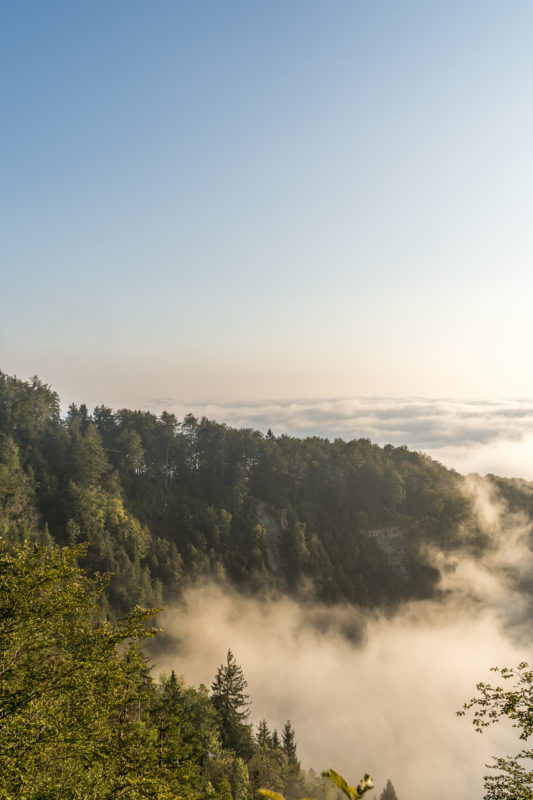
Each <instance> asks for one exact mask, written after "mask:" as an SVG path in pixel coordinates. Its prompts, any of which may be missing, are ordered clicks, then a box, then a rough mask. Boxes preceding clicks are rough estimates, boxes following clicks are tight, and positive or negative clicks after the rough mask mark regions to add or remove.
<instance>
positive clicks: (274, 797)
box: [258, 789, 285, 800]
mask: <svg viewBox="0 0 533 800" xmlns="http://www.w3.org/2000/svg"><path fill="white" fill-rule="evenodd" d="M258 791H259V794H262V795H264V796H265V797H270V800H285V798H284V797H283V795H282V794H278V793H277V792H271V791H270V789H259V790H258Z"/></svg>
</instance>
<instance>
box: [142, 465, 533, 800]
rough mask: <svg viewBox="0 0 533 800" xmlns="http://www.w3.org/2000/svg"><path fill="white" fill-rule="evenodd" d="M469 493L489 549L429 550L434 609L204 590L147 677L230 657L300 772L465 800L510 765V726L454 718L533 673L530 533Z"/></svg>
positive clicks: (413, 797)
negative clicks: (436, 574) (289, 731)
mask: <svg viewBox="0 0 533 800" xmlns="http://www.w3.org/2000/svg"><path fill="white" fill-rule="evenodd" d="M466 492H467V494H468V497H469V499H470V502H471V503H472V506H473V508H474V510H475V512H476V515H477V520H478V524H479V526H480V528H481V530H482V531H483V532H484V534H485V536H486V540H487V544H486V547H485V549H484V551H483V553H482V554H479V553H476V554H475V556H474V555H472V554H471V553H470V552H469V551H468V548H467V546H466V545H465V548H464V550H455V551H454V552H453V553H447V554H446V553H443V552H442V551H439V550H436V549H435V548H432V549H428V550H427V552H426V554H425V555H426V558H427V559H428V561H430V562H431V563H432V564H433V565H434V566H436V567H437V568H438V569H439V571H440V575H441V579H440V592H439V596H438V599H435V600H425V601H416V602H415V601H413V602H411V603H408V604H405V605H404V606H403V607H402V608H401V609H400V611H398V612H397V613H395V614H391V615H385V614H379V613H376V612H370V611H364V610H362V609H358V608H354V607H351V606H347V605H337V606H334V607H326V606H323V605H320V604H317V603H312V602H297V601H296V600H295V599H291V598H288V597H278V598H276V599H272V598H260V597H249V596H243V595H242V594H239V593H237V592H235V591H232V590H231V589H230V588H229V587H227V586H223V585H221V584H216V583H214V582H205V583H203V584H197V585H196V586H194V587H191V588H189V590H188V591H187V592H186V593H185V595H184V597H183V600H182V602H181V603H179V604H177V605H175V606H174V607H171V608H168V609H167V610H166V611H165V612H164V613H163V614H162V616H161V618H160V624H161V627H163V628H164V629H165V631H167V633H166V634H165V636H164V637H163V638H162V639H161V641H160V643H159V649H158V650H155V651H154V671H155V673H156V674H157V673H159V672H162V671H166V672H169V671H170V670H171V669H175V670H176V671H177V672H178V673H182V674H184V676H185V678H186V680H187V681H188V682H189V683H194V684H198V683H200V682H202V683H206V684H207V685H208V686H209V685H210V683H211V682H212V680H213V678H214V675H215V672H216V670H217V667H218V666H219V664H221V663H222V662H223V661H224V660H225V655H226V652H227V650H228V648H231V649H232V650H233V652H234V654H235V656H236V658H237V661H238V663H239V664H240V665H241V666H242V668H243V670H244V674H245V676H246V678H247V680H248V688H249V694H250V697H251V701H252V714H251V720H252V721H253V722H254V723H257V722H258V721H259V720H260V719H261V718H263V717H265V718H266V719H267V720H268V721H269V723H270V725H271V726H272V727H276V728H277V729H278V730H280V729H281V728H282V726H283V724H284V722H285V720H286V719H288V718H289V719H291V721H292V723H293V725H294V727H295V729H296V738H297V743H298V752H299V757H300V759H301V761H302V764H303V766H305V767H307V768H308V767H311V766H312V767H313V768H314V769H316V770H321V769H326V768H329V767H333V768H334V769H336V770H337V771H339V772H341V773H343V774H344V775H345V776H346V777H347V778H348V779H349V780H350V781H356V780H359V778H360V776H361V775H362V774H363V773H364V772H370V773H371V774H372V776H373V777H374V781H375V784H376V787H377V788H378V789H380V788H381V787H383V786H384V785H385V782H386V780H387V778H391V780H392V782H393V783H394V786H395V788H396V790H397V793H398V797H399V800H427V798H428V797H431V798H432V800H449V798H451V797H458V798H461V800H474V799H475V798H479V797H480V796H481V795H482V776H483V775H484V774H486V773H487V769H486V767H485V764H486V763H487V762H489V761H490V760H491V757H492V756H493V755H496V754H508V753H514V752H516V751H517V750H518V749H519V748H518V747H517V735H516V732H515V731H513V730H512V729H511V728H510V727H509V726H507V725H506V724H500V725H497V726H495V727H492V728H490V729H489V730H488V731H487V732H486V733H484V734H483V735H482V736H480V735H478V734H476V733H475V732H474V729H473V727H472V725H471V723H470V721H469V720H468V719H465V718H458V717H457V716H456V711H457V710H458V709H460V708H461V706H462V704H463V703H464V702H465V701H466V700H469V699H470V698H471V697H472V696H473V695H474V694H475V684H476V683H478V682H479V681H491V679H492V677H493V676H492V674H491V673H490V667H491V666H495V665H499V666H504V665H508V666H510V665H513V664H516V663H518V662H519V661H522V660H526V661H530V660H531V646H532V643H533V639H532V636H531V631H530V627H531V626H530V620H531V601H530V593H528V592H523V591H521V581H522V580H524V579H527V576H528V575H531V574H532V571H533V556H532V553H531V550H530V545H529V543H530V537H531V523H530V522H529V521H528V520H527V519H526V518H525V516H524V515H523V514H521V513H511V512H510V511H509V509H508V508H507V506H506V505H505V503H503V502H502V501H501V499H500V498H499V497H498V496H497V494H496V493H495V489H494V486H493V485H491V484H490V482H489V481H487V480H483V479H481V478H479V476H471V477H470V478H469V479H468V481H467V484H466Z"/></svg>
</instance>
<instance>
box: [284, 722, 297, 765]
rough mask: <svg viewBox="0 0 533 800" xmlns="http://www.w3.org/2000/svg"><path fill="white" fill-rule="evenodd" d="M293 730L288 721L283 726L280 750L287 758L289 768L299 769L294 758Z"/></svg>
mask: <svg viewBox="0 0 533 800" xmlns="http://www.w3.org/2000/svg"><path fill="white" fill-rule="evenodd" d="M294 736H295V734H294V728H293V727H292V725H291V721H290V719H288V720H287V722H286V723H285V725H284V728H283V734H282V742H283V744H282V748H283V752H284V753H285V755H286V756H287V761H288V763H289V766H290V767H296V768H297V769H299V768H300V762H299V761H298V759H297V758H296V742H295V740H294Z"/></svg>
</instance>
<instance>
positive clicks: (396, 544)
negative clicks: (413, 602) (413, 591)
mask: <svg viewBox="0 0 533 800" xmlns="http://www.w3.org/2000/svg"><path fill="white" fill-rule="evenodd" d="M364 534H365V536H368V537H369V538H370V539H373V540H374V541H375V543H376V544H377V546H378V547H379V548H380V550H383V552H384V553H385V555H386V556H387V558H388V561H389V564H390V565H391V567H392V568H393V569H394V571H395V572H396V573H397V575H399V576H400V577H401V578H403V579H404V580H407V579H408V578H409V573H408V570H407V564H408V562H409V557H408V553H407V549H406V546H405V539H404V535H403V533H402V530H401V528H374V529H373V530H370V531H364Z"/></svg>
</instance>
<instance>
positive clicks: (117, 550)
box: [0, 373, 479, 613]
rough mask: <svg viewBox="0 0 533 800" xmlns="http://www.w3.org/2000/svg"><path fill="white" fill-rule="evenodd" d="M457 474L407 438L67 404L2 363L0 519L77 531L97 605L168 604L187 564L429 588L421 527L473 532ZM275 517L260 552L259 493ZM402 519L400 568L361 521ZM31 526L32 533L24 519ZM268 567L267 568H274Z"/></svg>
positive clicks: (257, 574)
mask: <svg viewBox="0 0 533 800" xmlns="http://www.w3.org/2000/svg"><path fill="white" fill-rule="evenodd" d="M462 480H463V479H462V478H461V476H460V475H458V474H457V473H455V472H453V471H451V470H448V469H446V468H444V467H443V466H442V465H441V464H439V463H438V462H435V461H433V460H431V459H430V458H429V457H427V456H425V455H423V454H421V453H416V452H411V451H409V450H407V448H404V447H392V446H386V447H384V448H382V447H379V446H377V445H374V444H372V443H371V442H370V441H369V440H368V439H357V440H353V441H350V442H345V441H343V440H340V439H337V440H335V441H333V442H330V441H328V440H327V439H322V438H319V437H311V438H306V439H303V440H302V439H298V438H294V437H290V436H285V435H282V436H274V435H273V434H272V433H271V432H270V431H269V432H268V433H267V434H266V435H264V434H262V433H260V432H259V431H254V430H248V429H235V428H231V427H228V426H227V425H224V424H220V423H217V422H213V421H211V420H208V419H206V418H205V417H203V418H202V419H196V418H195V417H193V416H192V415H188V416H186V417H185V419H184V420H182V421H178V420H177V419H176V417H175V416H174V415H173V414H169V413H167V412H163V413H162V414H161V415H160V416H156V415H154V414H151V413H149V412H145V411H131V410H128V409H121V410H118V411H114V410H112V409H110V408H107V407H104V406H97V407H96V408H95V409H94V410H93V411H92V413H89V411H88V410H87V408H86V407H85V406H84V405H81V406H76V405H71V406H70V408H69V410H68V412H67V413H66V415H64V416H62V415H61V414H60V405H59V398H58V396H57V394H56V393H55V392H53V391H52V390H51V389H50V388H49V387H48V386H47V385H45V384H43V383H42V382H41V381H40V380H39V379H38V378H34V379H32V380H31V381H27V382H26V381H21V380H19V379H17V378H14V377H10V376H7V375H5V374H3V373H0V533H1V534H2V535H3V536H4V537H7V538H8V540H9V541H10V542H12V543H17V542H18V543H20V542H22V541H23V540H24V539H25V538H27V537H35V536H38V538H39V539H40V540H41V541H42V542H43V543H44V542H49V543H50V542H54V543H57V544H60V545H74V544H76V543H85V544H86V555H85V557H84V559H83V562H82V563H83V566H84V567H85V568H87V569H88V571H89V572H90V573H91V574H95V573H97V572H101V573H111V574H112V579H111V582H110V585H109V587H108V590H107V593H106V598H107V603H108V604H109V608H108V610H109V611H110V612H111V611H113V612H114V613H123V612H125V611H126V610H127V609H128V608H130V607H131V606H132V605H133V604H135V603H141V604H142V605H145V606H160V605H164V604H165V603H166V602H168V601H169V600H170V598H172V597H174V596H175V595H176V594H177V593H178V592H179V590H180V588H181V587H183V585H184V583H185V582H187V581H190V580H194V579H195V578H196V577H197V576H199V575H212V576H214V577H216V578H219V579H221V580H229V581H231V582H232V583H234V584H236V585H238V586H239V587H241V588H242V589H254V588H255V589H256V588H258V587H262V588H266V589H272V590H276V589H279V588H280V587H283V588H284V589H285V588H287V589H288V591H292V592H298V591H299V589H300V587H301V586H302V585H305V586H306V587H307V591H309V588H308V587H309V586H311V587H312V591H313V593H314V596H315V597H316V598H317V599H319V600H322V601H325V602H335V601H348V602H353V603H360V604H367V605H373V606H375V605H377V604H387V603H389V604H390V603H397V602H400V601H401V600H403V599H406V598H410V597H416V596H424V595H427V594H429V593H431V591H432V589H433V586H434V582H435V578H436V574H435V573H434V572H433V571H432V570H431V569H430V568H429V567H427V566H424V564H422V563H420V562H419V560H418V558H417V552H418V546H419V543H420V541H421V539H424V540H428V539H430V540H432V541H434V542H436V543H438V544H439V546H441V547H451V546H453V545H454V543H455V541H456V538H457V537H458V536H460V538H461V542H462V543H464V541H465V538H467V537H470V538H471V539H472V541H473V542H475V540H476V537H478V536H479V532H478V531H477V530H476V528H475V521H474V519H473V516H472V513H471V510H470V506H469V504H468V502H467V500H466V499H465V496H464V493H463V491H462ZM260 503H262V504H266V506H267V507H268V510H269V514H270V515H272V517H273V518H274V519H275V520H277V524H278V526H279V533H280V535H279V553H280V561H281V563H280V565H277V567H276V565H273V564H272V559H271V558H269V552H268V547H267V544H268V542H267V535H266V531H265V527H264V526H263V525H262V524H261V518H260V515H259V514H258V506H259V505H260ZM394 526H396V527H399V529H400V530H401V531H402V537H403V543H404V544H403V547H404V550H405V552H404V553H403V559H404V562H405V563H404V568H403V569H402V570H398V569H397V568H395V567H394V564H393V563H391V559H390V558H389V557H388V556H387V554H386V553H385V552H384V551H383V549H381V548H380V547H379V546H378V544H377V543H376V540H375V538H373V537H372V535H369V531H370V532H371V531H372V530H375V529H380V528H391V527H394ZM36 532H38V533H36ZM275 567H276V568H275Z"/></svg>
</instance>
